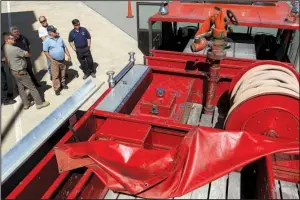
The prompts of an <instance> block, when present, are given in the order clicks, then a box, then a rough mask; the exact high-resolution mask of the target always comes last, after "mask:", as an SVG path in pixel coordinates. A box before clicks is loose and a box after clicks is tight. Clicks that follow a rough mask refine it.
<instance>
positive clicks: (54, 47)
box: [43, 25, 71, 95]
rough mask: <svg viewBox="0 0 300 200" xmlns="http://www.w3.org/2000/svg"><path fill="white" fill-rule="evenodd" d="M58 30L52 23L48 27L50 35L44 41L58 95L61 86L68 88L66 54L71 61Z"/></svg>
mask: <svg viewBox="0 0 300 200" xmlns="http://www.w3.org/2000/svg"><path fill="white" fill-rule="evenodd" d="M56 30H57V29H56V28H55V27H54V26H51V25H50V26H48V27H47V31H48V34H49V36H48V37H47V38H46V39H45V40H44V41H43V51H44V53H45V55H46V56H47V58H48V59H49V60H50V62H51V75H52V84H53V89H54V91H55V94H56V95H60V89H61V86H62V88H63V89H68V86H67V85H66V79H65V75H66V68H67V67H66V64H65V54H66V55H67V56H68V61H71V56H70V53H69V51H68V48H67V46H66V44H65V42H64V41H63V39H62V38H61V37H60V36H59V35H58V34H57V32H56ZM59 75H60V76H61V77H59Z"/></svg>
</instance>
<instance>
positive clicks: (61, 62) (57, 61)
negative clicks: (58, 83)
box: [53, 59, 65, 63]
mask: <svg viewBox="0 0 300 200" xmlns="http://www.w3.org/2000/svg"><path fill="white" fill-rule="evenodd" d="M53 60H55V59H53ZM55 61H56V62H60V63H62V62H64V61H65V60H55Z"/></svg>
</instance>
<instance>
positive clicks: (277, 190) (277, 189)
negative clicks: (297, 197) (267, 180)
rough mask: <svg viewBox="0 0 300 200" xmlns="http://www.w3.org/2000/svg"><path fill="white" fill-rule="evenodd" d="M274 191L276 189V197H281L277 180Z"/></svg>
mask: <svg viewBox="0 0 300 200" xmlns="http://www.w3.org/2000/svg"><path fill="white" fill-rule="evenodd" d="M275 191H276V195H277V198H278V199H282V197H281V192H280V185H279V181H278V180H275Z"/></svg>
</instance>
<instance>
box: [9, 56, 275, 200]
mask: <svg viewBox="0 0 300 200" xmlns="http://www.w3.org/2000/svg"><path fill="white" fill-rule="evenodd" d="M154 53H164V52H154ZM169 56H170V57H169V60H168V61H170V62H173V61H174V58H173V57H172V56H174V54H169ZM189 56H190V55H183V56H182V57H181V60H183V62H187V61H189V60H192V59H193V58H191V57H189ZM158 57H159V56H158ZM158 57H154V58H153V59H152V60H151V61H150V59H151V58H150V57H147V59H148V62H149V65H150V67H152V69H153V70H152V72H151V73H149V75H148V76H147V77H146V78H145V79H148V78H149V77H150V76H153V77H152V79H149V80H151V81H150V82H145V84H143V86H140V87H139V88H138V89H136V91H135V92H134V93H133V96H132V97H131V98H130V99H129V100H128V101H127V102H126V103H125V104H124V108H122V109H121V110H123V111H122V112H123V113H125V114H121V113H111V112H105V111H99V110H94V109H95V107H96V106H97V105H98V104H99V103H100V102H101V101H102V99H103V98H104V97H105V96H106V95H107V94H108V93H109V92H110V90H111V89H107V90H106V91H105V92H104V94H103V95H102V96H101V97H100V98H99V99H98V100H97V101H96V102H95V104H94V105H93V106H92V107H91V108H90V109H89V110H88V111H87V112H86V113H85V115H84V116H83V117H82V118H81V119H80V120H79V121H78V122H77V123H76V124H75V125H74V130H75V131H76V132H77V133H78V135H79V137H80V138H81V139H82V140H83V141H86V140H88V139H90V140H93V139H94V137H96V135H95V133H96V132H97V130H99V128H100V127H101V126H102V124H103V122H104V120H105V119H107V118H110V119H119V120H122V121H124V122H126V121H128V122H138V123H140V124H146V125H151V126H153V127H157V130H156V132H155V131H154V132H153V133H152V136H151V142H150V143H152V146H153V147H159V148H168V147H169V146H172V145H174V143H176V142H177V140H178V138H177V139H176V137H181V136H183V135H184V133H186V132H187V131H189V130H191V129H192V127H193V126H191V125H187V124H181V123H180V122H179V121H178V120H174V118H172V117H165V116H162V117H149V116H147V115H143V114H137V109H138V106H141V104H140V103H141V101H143V100H149V99H145V98H149V97H151V96H152V95H153V90H152V89H151V87H152V88H153V87H154V88H155V87H157V86H160V84H161V80H162V79H163V78H164V76H165V77H167V76H173V77H177V79H182V81H186V83H188V82H191V83H192V82H193V83H194V84H193V86H191V87H189V89H190V90H191V92H190V93H189V94H184V95H183V96H182V97H181V98H182V100H180V99H179V100H180V101H182V103H186V102H187V101H189V102H198V103H201V102H202V97H201V96H200V97H199V96H198V95H197V93H198V91H200V92H203V91H202V90H203V88H202V86H203V85H202V81H203V79H204V78H205V73H203V72H201V71H196V70H194V71H189V72H185V71H184V70H183V69H184V67H185V66H184V64H179V65H177V66H172V65H171V66H166V65H165V63H164V64H162V65H160V64H155V63H153V60H155V59H157V58H158ZM196 57H197V56H196ZM200 57H201V56H200ZM158 60H159V59H158ZM228 60H229V62H230V61H232V60H234V61H233V62H235V61H236V64H233V65H231V66H228V65H230V64H229V63H224V64H223V66H224V69H227V72H222V70H221V74H222V73H223V75H224V76H225V75H226V76H228V75H231V77H228V78H232V77H234V75H235V74H236V73H237V72H238V71H240V70H241V69H242V67H240V66H238V64H237V62H239V61H238V60H235V59H228ZM243 61H245V60H241V62H243ZM151 62H152V63H151ZM246 62H248V61H246ZM253 62H254V61H249V63H253ZM173 63H176V60H175V62H173ZM177 64H178V63H177ZM166 73H167V74H169V75H163V74H166ZM201 77H202V79H201ZM171 80H172V79H170V81H171ZM168 84H170V86H169V89H173V90H176V89H178V87H179V86H176V84H175V85H174V84H171V82H169V83H168ZM229 84H230V80H228V81H227V82H226V81H224V82H220V83H219V84H218V91H217V94H218V95H219V97H220V96H221V95H222V94H223V93H224V92H225V91H226V90H228V89H229ZM172 87H174V88H172ZM182 94H183V93H182ZM148 95H149V96H148ZM143 97H145V98H143ZM152 97H153V98H154V95H153V96H152ZM171 97H172V96H170V98H171ZM216 99H217V98H216ZM138 100H139V102H138ZM170 102H171V101H170ZM176 103H178V102H176ZM215 103H217V100H215ZM131 104H132V105H135V107H133V106H132V105H131ZM128 105H131V106H129V107H132V108H130V109H126V108H128V107H127V106H128ZM165 105H166V107H168V105H170V104H169V103H168V102H167V103H166V104H165ZM134 113H135V114H136V115H135V116H134V115H132V114H134ZM130 114H131V115H130ZM161 131H162V132H163V133H168V134H159V132H161ZM174 135H175V136H176V137H175V136H174ZM174 137H175V138H174ZM68 142H72V133H71V132H70V131H68V132H67V133H66V135H65V136H64V137H63V138H62V139H61V140H60V141H59V144H63V143H68ZM47 170H48V171H47ZM50 172H51V173H50ZM69 175H70V174H68V173H66V172H63V173H61V174H60V175H59V174H58V171H57V164H56V162H55V155H54V152H53V150H51V151H50V152H49V153H48V154H47V155H46V156H45V157H44V158H43V159H42V160H41V161H40V162H39V163H38V164H37V165H36V166H35V168H34V169H33V170H32V171H31V172H30V173H29V174H28V175H27V176H26V177H25V178H24V179H23V181H22V182H21V183H20V184H19V185H18V186H17V187H16V188H15V189H14V190H13V191H12V192H11V193H10V194H9V196H8V197H7V198H8V199H14V198H29V197H33V196H32V195H33V194H34V195H35V197H36V198H45V199H46V198H51V197H53V196H55V195H56V196H57V195H58V194H57V193H58V190H62V188H63V189H64V190H63V191H65V192H66V191H68V192H70V193H69V194H60V195H64V196H63V197H65V198H67V197H68V198H71V197H72V198H73V197H74V198H79V197H81V198H102V197H103V196H104V195H105V193H106V192H107V188H106V187H105V185H103V183H102V182H101V181H100V180H99V179H98V178H97V177H95V175H94V174H92V173H91V172H90V171H85V172H83V173H81V174H80V175H78V176H77V175H76V176H75V178H74V176H73V179H72V180H73V182H74V183H73V185H71V186H70V185H68V184H66V180H70V178H69ZM44 176H48V177H49V180H48V182H47V183H45V185H41V184H39V181H38V180H39V178H43V177H44ZM76 177H77V178H76ZM78 177H79V178H78ZM77 179H78V180H77ZM92 186H97V187H98V190H97V191H96V190H94V189H93V187H92ZM38 188H40V190H38V191H37V192H33V191H34V190H37V189H38ZM99 188H100V189H99ZM271 189H272V188H271ZM271 189H270V190H271ZM90 195H91V196H90ZM58 197H62V196H58Z"/></svg>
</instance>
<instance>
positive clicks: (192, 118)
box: [187, 103, 203, 125]
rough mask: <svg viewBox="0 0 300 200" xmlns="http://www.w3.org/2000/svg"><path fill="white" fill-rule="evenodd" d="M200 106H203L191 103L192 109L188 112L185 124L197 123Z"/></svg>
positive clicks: (200, 110)
mask: <svg viewBox="0 0 300 200" xmlns="http://www.w3.org/2000/svg"><path fill="white" fill-rule="evenodd" d="M202 108H203V106H202V104H198V103H193V106H192V110H191V112H190V116H189V119H188V121H187V124H190V125H199V122H200V116H201V112H202Z"/></svg>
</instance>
